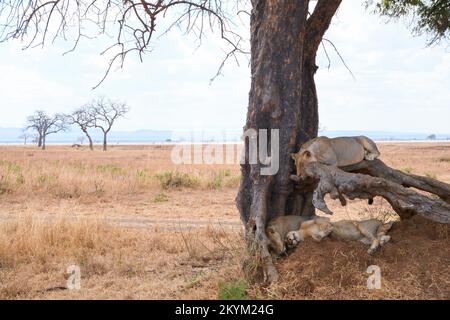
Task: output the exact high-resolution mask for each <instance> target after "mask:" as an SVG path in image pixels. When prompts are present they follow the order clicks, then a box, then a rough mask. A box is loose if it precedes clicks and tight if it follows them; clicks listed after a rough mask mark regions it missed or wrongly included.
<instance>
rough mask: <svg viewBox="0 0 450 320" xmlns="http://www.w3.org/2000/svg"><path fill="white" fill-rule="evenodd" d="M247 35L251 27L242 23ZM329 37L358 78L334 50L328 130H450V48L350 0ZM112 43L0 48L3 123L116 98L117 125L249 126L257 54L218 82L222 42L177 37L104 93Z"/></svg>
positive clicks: (324, 118)
mask: <svg viewBox="0 0 450 320" xmlns="http://www.w3.org/2000/svg"><path fill="white" fill-rule="evenodd" d="M242 30H244V31H243V32H244V35H245V36H247V35H246V34H245V33H247V32H248V31H247V30H246V28H245V26H244V27H243V28H242ZM326 38H328V39H330V40H332V41H333V42H334V43H335V44H336V46H337V47H338V49H339V51H340V53H341V54H342V56H343V57H344V58H345V60H346V62H347V64H348V65H349V66H350V68H351V69H352V71H353V73H354V75H355V77H356V79H353V78H352V77H351V75H350V74H349V73H348V71H347V70H346V69H345V67H344V66H343V65H342V64H341V63H340V61H339V59H338V58H337V56H336V54H335V53H334V51H333V49H332V48H331V47H330V46H327V48H328V53H329V54H330V55H331V57H332V64H331V68H330V69H329V70H328V69H327V61H326V59H325V55H324V54H323V52H321V53H320V54H319V58H318V62H319V66H320V69H319V71H318V73H317V76H316V80H317V86H318V93H319V110H320V123H321V127H324V128H326V129H327V130H365V131H399V132H434V133H450V90H449V88H450V47H449V46H448V44H447V45H446V44H442V45H440V46H435V47H433V48H427V47H426V46H425V44H426V39H425V38H422V37H417V38H416V37H413V36H412V35H411V33H410V31H409V30H408V29H407V28H406V26H405V23H402V22H399V23H390V24H386V23H385V21H384V19H382V18H380V17H377V16H373V15H371V14H369V13H368V12H366V10H365V9H364V7H363V6H362V5H361V4H360V2H357V1H344V3H343V5H342V7H341V8H340V10H339V12H338V14H337V16H336V17H335V19H334V21H333V23H332V26H331V27H330V30H329V32H328V33H327V35H326ZM106 45H107V43H106V42H103V41H99V42H96V41H89V40H86V41H84V42H82V43H81V44H80V46H79V48H78V50H77V51H75V52H74V53H70V54H68V55H65V56H62V53H63V52H65V51H66V50H67V48H69V47H70V43H68V44H64V43H62V42H58V43H57V44H56V45H54V46H51V45H48V46H47V47H45V48H43V49H42V48H36V49H32V50H27V51H22V50H21V44H20V43H18V42H14V43H6V44H5V43H4V44H0V111H1V116H0V127H21V126H22V125H23V124H24V121H25V118H26V116H27V115H29V114H30V113H31V112H33V110H35V109H37V108H41V109H45V110H47V111H48V112H68V111H70V110H71V109H73V108H74V107H77V106H79V105H81V104H83V103H85V102H87V101H89V100H90V99H91V98H94V97H96V96H99V95H107V96H109V97H111V98H114V99H122V100H125V101H127V103H128V104H129V105H130V106H131V108H132V109H131V112H130V114H129V115H128V117H127V119H126V120H123V121H121V122H119V123H118V124H117V127H116V130H136V129H155V130H156V129H170V130H198V129H205V130H210V129H218V130H223V129H232V130H240V128H242V126H243V125H244V122H245V116H246V109H247V100H248V91H249V88H250V77H249V68H248V60H247V59H248V58H246V57H242V58H241V60H240V62H241V63H240V65H239V66H237V65H236V63H235V62H234V61H233V60H230V61H229V62H228V63H227V64H226V66H225V68H224V70H223V76H220V77H218V78H217V79H216V80H215V81H214V82H213V83H212V84H211V85H210V83H209V80H210V78H211V77H212V76H213V75H214V74H215V72H216V71H217V68H218V66H219V64H220V62H221V59H222V58H223V48H222V46H223V43H222V42H220V41H219V39H217V38H214V37H209V38H208V39H204V40H203V44H202V46H200V47H199V48H197V44H196V43H194V41H193V39H192V38H189V37H183V36H181V35H179V34H177V33H173V34H170V35H169V36H167V37H164V38H162V39H161V40H159V41H157V42H156V43H155V44H154V46H153V47H154V50H153V52H151V53H149V54H147V55H146V56H145V57H144V63H140V62H139V61H138V60H137V59H133V58H129V59H128V60H127V61H126V63H125V67H124V69H122V70H114V71H113V72H112V73H111V74H110V76H109V77H108V78H107V79H106V81H105V82H104V83H103V84H102V85H101V86H100V87H99V88H98V89H96V90H91V88H92V87H93V86H94V85H95V84H96V83H97V82H98V81H99V79H101V77H102V76H103V72H104V71H105V70H106V69H105V68H106V64H107V60H106V59H105V58H104V57H102V56H100V55H99V53H100V52H101V51H102V50H103V49H104V48H105V47H106Z"/></svg>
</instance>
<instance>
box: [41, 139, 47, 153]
mask: <svg viewBox="0 0 450 320" xmlns="http://www.w3.org/2000/svg"><path fill="white" fill-rule="evenodd" d="M46 138H47V137H46V136H45V135H43V136H42V140H41V141H42V142H41V144H42V150H45V139H46Z"/></svg>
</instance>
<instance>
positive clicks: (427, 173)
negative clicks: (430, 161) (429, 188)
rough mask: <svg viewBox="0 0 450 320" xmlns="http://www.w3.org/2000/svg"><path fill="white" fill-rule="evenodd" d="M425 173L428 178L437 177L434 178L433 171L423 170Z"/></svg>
mask: <svg viewBox="0 0 450 320" xmlns="http://www.w3.org/2000/svg"><path fill="white" fill-rule="evenodd" d="M425 175H426V176H427V177H428V178H431V179H437V178H436V175H435V174H434V173H433V172H430V171H428V172H425Z"/></svg>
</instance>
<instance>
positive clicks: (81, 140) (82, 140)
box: [76, 136, 86, 145]
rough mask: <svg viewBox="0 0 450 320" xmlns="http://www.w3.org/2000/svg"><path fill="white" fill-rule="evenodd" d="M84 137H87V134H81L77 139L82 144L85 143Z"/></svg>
mask: <svg viewBox="0 0 450 320" xmlns="http://www.w3.org/2000/svg"><path fill="white" fill-rule="evenodd" d="M84 139H86V137H85V136H79V137H78V138H77V140H76V142H77V143H79V144H80V145H82V144H83V143H84Z"/></svg>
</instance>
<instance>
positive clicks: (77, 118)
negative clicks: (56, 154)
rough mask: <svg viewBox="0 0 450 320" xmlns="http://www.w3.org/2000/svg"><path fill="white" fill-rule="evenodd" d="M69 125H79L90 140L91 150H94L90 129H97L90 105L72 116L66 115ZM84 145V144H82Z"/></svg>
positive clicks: (81, 108) (77, 110)
mask: <svg viewBox="0 0 450 320" xmlns="http://www.w3.org/2000/svg"><path fill="white" fill-rule="evenodd" d="M66 119H67V123H68V124H69V125H77V126H78V127H80V129H81V131H83V133H84V134H85V135H86V137H87V138H88V140H89V148H90V149H91V150H94V144H93V142H92V138H91V136H90V134H89V132H88V129H90V128H93V127H95V117H94V110H93V109H92V107H91V106H90V105H86V106H82V107H80V108H78V109H76V110H75V111H73V112H72V113H71V114H69V115H66ZM81 144H82V143H81Z"/></svg>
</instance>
